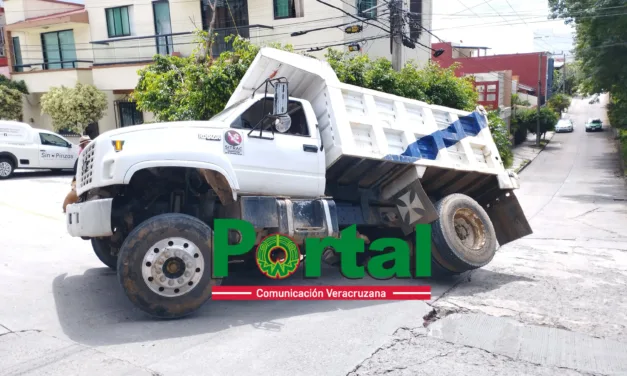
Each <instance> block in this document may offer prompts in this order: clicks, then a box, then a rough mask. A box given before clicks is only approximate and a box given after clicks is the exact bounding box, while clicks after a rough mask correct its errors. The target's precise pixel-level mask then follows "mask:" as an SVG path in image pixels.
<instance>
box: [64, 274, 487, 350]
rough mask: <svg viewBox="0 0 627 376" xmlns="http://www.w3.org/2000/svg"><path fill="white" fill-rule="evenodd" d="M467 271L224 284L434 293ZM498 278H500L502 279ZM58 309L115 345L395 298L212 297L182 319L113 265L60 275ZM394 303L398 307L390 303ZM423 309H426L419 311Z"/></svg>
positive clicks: (271, 326)
mask: <svg viewBox="0 0 627 376" xmlns="http://www.w3.org/2000/svg"><path fill="white" fill-rule="evenodd" d="M465 278H466V277H465V276H464V275H461V276H455V277H451V278H448V279H440V280H435V279H395V280H387V281H382V280H374V279H367V280H349V279H345V278H343V277H342V276H341V274H340V273H339V271H338V270H337V269H336V268H331V267H328V268H323V275H322V277H321V278H318V279H315V280H311V279H307V280H304V279H301V278H288V279H287V280H270V279H268V278H266V277H264V276H262V275H261V274H260V273H252V274H250V273H249V274H247V275H242V274H239V275H238V274H234V275H232V276H229V277H228V278H227V279H225V280H224V282H223V285H274V286H286V285H301V286H304V285H309V286H311V285H320V286H329V285H335V286H338V285H343V286H347V285H430V286H431V289H432V299H435V298H436V297H437V296H440V295H442V294H443V293H444V292H446V291H447V290H449V289H450V288H451V287H452V286H455V285H457V284H458V283H460V282H461V281H462V280H463V279H465ZM496 280H498V279H496ZM493 286H494V287H498V286H497V285H493ZM52 289H53V295H54V299H55V304H56V309H57V315H58V317H59V322H60V324H61V327H62V329H63V331H64V333H65V334H66V335H67V336H68V337H69V338H70V339H71V340H73V341H75V342H78V343H82V344H85V345H91V346H98V345H112V344H122V343H133V342H144V341H156V340H162V339H168V338H177V337H187V336H195V335H199V334H205V333H215V332H219V331H222V330H226V329H229V328H231V327H238V326H244V325H251V326H252V327H254V328H256V329H260V330H270V331H281V330H282V324H281V323H280V322H277V321H279V320H282V319H286V318H290V317H295V316H301V315H309V314H314V313H323V312H332V311H337V310H352V309H360V308H367V307H372V306H377V305H382V304H393V303H395V301H209V302H207V303H206V304H205V306H203V307H202V308H201V309H199V310H198V311H197V312H195V313H194V314H192V315H190V316H187V317H185V318H182V319H179V320H158V319H153V318H152V317H150V316H148V315H147V314H145V313H143V312H142V311H140V310H138V309H136V308H135V307H134V306H133V305H132V304H131V302H130V301H129V300H128V299H127V297H126V295H125V294H124V292H123V291H122V288H121V287H120V285H119V283H118V280H117V276H116V274H115V272H113V271H111V270H109V269H107V268H94V269H89V270H87V271H86V272H85V273H84V274H83V275H77V276H71V277H67V274H62V275H59V276H58V277H57V278H55V279H54V281H53V283H52ZM390 309H394V308H390ZM417 315H420V313H419V312H417Z"/></svg>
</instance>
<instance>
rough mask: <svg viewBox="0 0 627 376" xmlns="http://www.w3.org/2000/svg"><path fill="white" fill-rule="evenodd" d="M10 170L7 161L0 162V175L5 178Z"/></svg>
mask: <svg viewBox="0 0 627 376" xmlns="http://www.w3.org/2000/svg"><path fill="white" fill-rule="evenodd" d="M11 171H13V168H12V167H11V164H10V163H9V162H4V161H3V162H0V176H2V177H3V178H6V177H7V176H9V175H11Z"/></svg>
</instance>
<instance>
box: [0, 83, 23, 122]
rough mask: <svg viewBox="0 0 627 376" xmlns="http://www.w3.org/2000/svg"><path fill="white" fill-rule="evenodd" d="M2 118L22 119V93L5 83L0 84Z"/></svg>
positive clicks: (0, 112) (0, 117) (0, 111)
mask: <svg viewBox="0 0 627 376" xmlns="http://www.w3.org/2000/svg"><path fill="white" fill-rule="evenodd" d="M0 119H1V120H16V121H21V120H22V93H21V92H20V91H19V90H16V89H12V88H10V87H8V86H5V85H0Z"/></svg>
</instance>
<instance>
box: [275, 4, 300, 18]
mask: <svg viewBox="0 0 627 376" xmlns="http://www.w3.org/2000/svg"><path fill="white" fill-rule="evenodd" d="M273 1H274V19H275V20H280V19H282V18H295V17H296V2H295V1H294V0H273Z"/></svg>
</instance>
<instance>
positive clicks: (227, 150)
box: [223, 129, 244, 155]
mask: <svg viewBox="0 0 627 376" xmlns="http://www.w3.org/2000/svg"><path fill="white" fill-rule="evenodd" d="M223 145H224V154H233V155H244V138H243V137H242V135H241V134H239V132H237V131H234V130H232V129H231V130H228V131H226V132H225V133H224V143H223Z"/></svg>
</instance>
